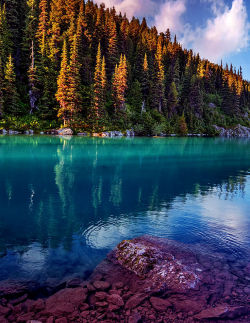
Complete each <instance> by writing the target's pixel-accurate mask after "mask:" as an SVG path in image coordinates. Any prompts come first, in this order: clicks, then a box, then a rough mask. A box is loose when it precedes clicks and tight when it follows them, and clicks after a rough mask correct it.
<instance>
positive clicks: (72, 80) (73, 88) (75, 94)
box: [68, 34, 82, 118]
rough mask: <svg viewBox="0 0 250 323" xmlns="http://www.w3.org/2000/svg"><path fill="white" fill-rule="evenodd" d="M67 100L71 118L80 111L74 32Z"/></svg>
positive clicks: (76, 47)
mask: <svg viewBox="0 0 250 323" xmlns="http://www.w3.org/2000/svg"><path fill="white" fill-rule="evenodd" d="M68 102H69V103H68V104H69V108H70V111H71V112H70V114H71V118H73V117H74V116H76V115H77V114H78V113H79V112H80V110H81V105H82V96H81V79H80V63H79V56H78V41H77V35H76V34H75V35H74V39H73V43H72V45H71V51H70V64H69V72H68Z"/></svg>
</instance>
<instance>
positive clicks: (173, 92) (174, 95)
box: [168, 81, 178, 117]
mask: <svg viewBox="0 0 250 323" xmlns="http://www.w3.org/2000/svg"><path fill="white" fill-rule="evenodd" d="M177 104H178V91H177V89H176V85H175V82H174V81H173V82H172V83H171V86H170V90H169V94H168V115H169V116H170V117H171V116H173V115H174V113H175V112H176V111H175V109H176V107H177Z"/></svg>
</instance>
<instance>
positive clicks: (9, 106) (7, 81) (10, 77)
mask: <svg viewBox="0 0 250 323" xmlns="http://www.w3.org/2000/svg"><path fill="white" fill-rule="evenodd" d="M4 72H5V73H4V74H5V76H4V113H5V114H12V115H14V116H18V114H19V112H20V111H19V95H18V92H17V88H16V74H15V70H14V63H13V59H12V55H9V59H8V61H7V63H6V67H5V71H4Z"/></svg>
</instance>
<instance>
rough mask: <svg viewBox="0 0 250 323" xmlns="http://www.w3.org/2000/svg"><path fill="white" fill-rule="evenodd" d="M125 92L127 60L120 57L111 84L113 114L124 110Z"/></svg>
mask: <svg viewBox="0 0 250 323" xmlns="http://www.w3.org/2000/svg"><path fill="white" fill-rule="evenodd" d="M126 90H127V60H126V57H125V55H121V57H120V63H119V66H118V65H116V67H115V72H114V75H113V82H112V95H113V101H114V108H115V112H119V111H124V110H125V91H126Z"/></svg>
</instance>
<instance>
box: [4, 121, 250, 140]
mask: <svg viewBox="0 0 250 323" xmlns="http://www.w3.org/2000/svg"><path fill="white" fill-rule="evenodd" d="M214 130H215V133H214V134H213V135H212V134H205V133H187V134H182V135H181V134H177V133H172V134H166V133H160V134H157V135H155V134H148V135H145V136H141V135H138V134H136V133H135V132H134V130H133V129H130V130H124V131H104V132H93V133H88V132H76V131H73V130H72V129H70V128H61V129H50V130H44V131H40V130H39V131H38V130H37V131H35V130H32V129H30V130H25V131H20V130H11V129H8V130H6V129H0V135H54V136H77V137H100V138H114V137H119V138H121V137H127V138H133V137H151V138H166V137H167V138H171V137H211V138H214V137H223V138H250V128H248V127H244V126H242V125H240V124H239V125H237V126H236V127H234V128H229V129H225V128H223V127H218V126H216V125H214Z"/></svg>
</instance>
